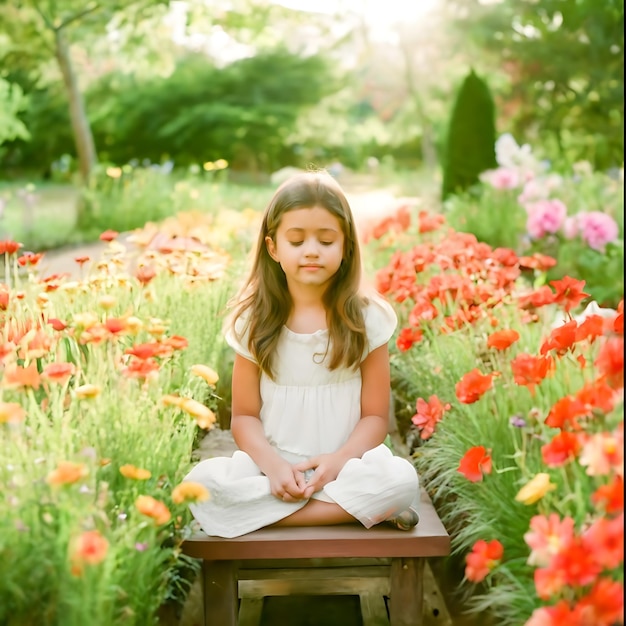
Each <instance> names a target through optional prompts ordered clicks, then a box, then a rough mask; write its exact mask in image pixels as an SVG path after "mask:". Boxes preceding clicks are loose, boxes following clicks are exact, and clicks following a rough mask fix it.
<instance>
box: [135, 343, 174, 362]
mask: <svg viewBox="0 0 626 626" xmlns="http://www.w3.org/2000/svg"><path fill="white" fill-rule="evenodd" d="M171 352H172V348H171V347H170V346H167V345H164V344H162V343H160V342H158V341H151V342H148V343H138V344H136V345H134V346H131V347H130V348H126V350H125V351H124V353H125V354H130V355H132V356H134V357H135V358H137V359H142V360H145V359H152V358H154V357H156V356H164V355H167V354H170V353H171Z"/></svg>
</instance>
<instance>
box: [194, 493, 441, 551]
mask: <svg viewBox="0 0 626 626" xmlns="http://www.w3.org/2000/svg"><path fill="white" fill-rule="evenodd" d="M419 516H420V521H419V524H418V525H417V526H416V527H415V528H413V529H412V530H410V531H403V530H396V529H394V528H391V527H390V526H386V525H384V524H381V525H377V526H374V527H373V528H370V529H366V528H364V527H363V526H361V525H360V524H342V525H338V526H307V527H290V528H276V527H274V528H262V529H260V530H257V531H254V532H251V533H248V534H246V535H242V536H241V537H234V538H232V539H225V538H223V537H213V536H208V535H206V534H205V533H202V532H201V533H197V534H195V535H193V536H192V537H190V538H189V539H187V540H185V541H184V542H183V544H182V550H183V552H184V553H185V554H187V555H188V556H191V557H194V558H198V559H204V560H211V561H231V560H248V559H310V558H352V557H355V558H356V557H359V558H369V557H436V556H446V555H448V554H450V537H449V535H448V533H447V532H446V529H445V528H444V526H443V524H442V523H441V520H440V519H439V516H438V515H437V512H436V511H435V509H434V507H433V505H432V502H431V500H430V498H429V497H428V494H427V493H426V492H425V491H424V490H423V489H422V490H421V501H420V508H419Z"/></svg>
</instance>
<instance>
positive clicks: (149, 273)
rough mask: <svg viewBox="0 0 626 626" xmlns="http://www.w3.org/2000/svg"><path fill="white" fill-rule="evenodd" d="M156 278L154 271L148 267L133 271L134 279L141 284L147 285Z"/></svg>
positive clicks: (144, 266)
mask: <svg viewBox="0 0 626 626" xmlns="http://www.w3.org/2000/svg"><path fill="white" fill-rule="evenodd" d="M155 276H156V270H155V269H154V268H153V267H151V266H148V265H142V266H141V267H138V268H137V270H136V271H135V278H136V279H137V280H138V281H139V282H140V283H141V284H142V285H147V284H148V283H149V282H150V281H151V280H152V279H153V278H154V277H155Z"/></svg>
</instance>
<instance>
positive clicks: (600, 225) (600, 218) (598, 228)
mask: <svg viewBox="0 0 626 626" xmlns="http://www.w3.org/2000/svg"><path fill="white" fill-rule="evenodd" d="M576 217H577V221H578V228H579V230H580V235H581V237H582V238H583V241H584V242H585V243H586V244H587V245H588V246H589V247H590V248H593V249H594V250H599V251H600V252H603V251H604V246H606V244H607V243H610V242H612V241H615V240H616V239H617V237H618V235H619V228H618V226H617V223H616V222H615V220H614V219H613V218H612V217H611V216H610V215H607V214H606V213H603V212H602V211H590V212H588V213H586V212H582V213H579V214H578V215H577V216H576Z"/></svg>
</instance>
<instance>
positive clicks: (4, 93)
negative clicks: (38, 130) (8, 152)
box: [0, 77, 30, 147]
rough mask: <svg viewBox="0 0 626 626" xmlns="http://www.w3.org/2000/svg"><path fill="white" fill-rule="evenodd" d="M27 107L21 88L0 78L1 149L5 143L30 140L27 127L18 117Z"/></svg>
mask: <svg viewBox="0 0 626 626" xmlns="http://www.w3.org/2000/svg"><path fill="white" fill-rule="evenodd" d="M25 107H26V99H25V98H24V93H23V92H22V89H21V87H20V86H19V85H15V84H11V83H9V82H7V81H6V80H4V79H3V78H2V77H0V147H1V146H2V144H3V143H4V142H5V141H10V140H13V139H22V140H28V139H30V135H29V133H28V130H27V128H26V126H25V125H24V123H23V122H22V121H21V120H20V119H19V117H18V114H19V113H20V112H21V111H22V110H23V109H24V108H25Z"/></svg>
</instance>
